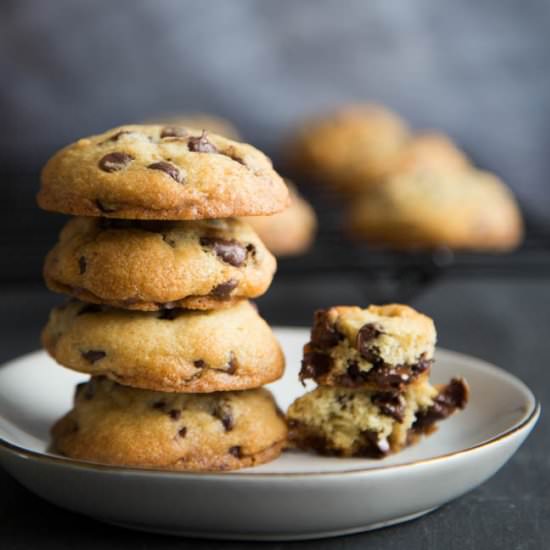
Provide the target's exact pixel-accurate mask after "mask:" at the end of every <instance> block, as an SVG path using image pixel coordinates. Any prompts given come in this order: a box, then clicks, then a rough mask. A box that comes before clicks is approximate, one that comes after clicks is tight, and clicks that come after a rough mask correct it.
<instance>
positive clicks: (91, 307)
mask: <svg viewBox="0 0 550 550" xmlns="http://www.w3.org/2000/svg"><path fill="white" fill-rule="evenodd" d="M102 311H103V308H102V307H101V306H100V305H99V304H84V307H82V308H81V309H80V310H79V312H78V313H77V314H76V315H77V316H79V315H87V314H88V313H101V312H102Z"/></svg>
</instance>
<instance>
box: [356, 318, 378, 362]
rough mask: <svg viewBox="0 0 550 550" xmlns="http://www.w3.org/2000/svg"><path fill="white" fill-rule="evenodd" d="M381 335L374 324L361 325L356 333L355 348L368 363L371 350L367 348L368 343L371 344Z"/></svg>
mask: <svg viewBox="0 0 550 550" xmlns="http://www.w3.org/2000/svg"><path fill="white" fill-rule="evenodd" d="M381 334H382V330H381V329H380V327H378V326H377V325H375V324H374V323H367V324H365V325H363V326H362V327H361V328H360V329H359V331H358V332H357V338H356V340H355V347H356V348H357V351H358V352H359V353H360V354H361V355H362V356H363V357H364V358H365V359H367V361H370V357H371V356H372V348H371V347H369V345H368V344H369V342H372V340H374V339H375V338H378V336H380V335H381Z"/></svg>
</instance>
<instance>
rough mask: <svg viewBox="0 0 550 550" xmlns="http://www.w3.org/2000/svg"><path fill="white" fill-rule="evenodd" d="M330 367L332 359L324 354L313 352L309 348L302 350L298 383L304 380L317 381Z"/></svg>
mask: <svg viewBox="0 0 550 550" xmlns="http://www.w3.org/2000/svg"><path fill="white" fill-rule="evenodd" d="M331 367H332V357H330V355H327V354H326V353H321V352H318V351H314V350H313V349H312V348H311V346H309V345H307V346H305V348H304V358H303V359H302V368H301V369H300V381H302V382H303V381H304V380H305V379H306V378H313V379H317V378H318V377H320V376H323V375H324V374H326V373H327V372H328V371H329V370H330V368H331Z"/></svg>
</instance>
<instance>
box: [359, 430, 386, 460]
mask: <svg viewBox="0 0 550 550" xmlns="http://www.w3.org/2000/svg"><path fill="white" fill-rule="evenodd" d="M361 435H362V436H363V438H364V440H365V445H364V446H363V447H361V448H360V449H359V451H358V453H357V455H358V456H366V457H372V458H382V457H384V456H386V455H387V454H388V453H389V452H390V445H389V443H388V440H387V439H380V436H379V434H378V433H377V432H374V431H371V430H365V431H363V432H361Z"/></svg>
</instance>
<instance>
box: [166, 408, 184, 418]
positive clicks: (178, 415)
mask: <svg viewBox="0 0 550 550" xmlns="http://www.w3.org/2000/svg"><path fill="white" fill-rule="evenodd" d="M168 415H169V416H170V418H171V419H172V420H179V419H180V418H181V411H180V410H178V409H172V410H171V411H170V412H169V413H168Z"/></svg>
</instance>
